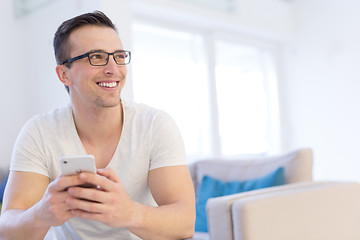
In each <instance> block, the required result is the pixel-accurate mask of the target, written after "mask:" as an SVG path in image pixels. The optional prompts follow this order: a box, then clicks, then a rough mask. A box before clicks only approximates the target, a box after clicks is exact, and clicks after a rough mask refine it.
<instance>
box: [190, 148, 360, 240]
mask: <svg viewBox="0 0 360 240" xmlns="http://www.w3.org/2000/svg"><path fill="white" fill-rule="evenodd" d="M312 163H313V154H312V151H311V150H310V149H300V150H296V151H293V152H290V153H288V154H283V155H278V156H272V157H263V158H253V159H249V158H247V159H237V160H222V159H212V160H203V161H198V162H196V163H193V164H191V165H189V170H190V174H191V176H192V179H193V183H194V187H195V189H196V194H197V198H198V197H199V196H198V195H199V188H200V186H201V184H202V182H201V181H202V180H203V179H204V176H206V175H210V176H213V177H214V178H217V179H219V180H221V181H224V182H229V181H234V180H238V181H245V180H247V179H256V178H259V177H261V176H264V175H266V174H268V173H269V172H271V171H274V169H277V168H279V167H283V168H284V184H283V185H281V186H274V187H268V188H264V189H257V190H253V191H247V192H240V193H237V194H231V195H228V196H220V197H214V198H210V199H209V200H208V201H207V203H206V214H207V216H206V218H207V227H208V232H196V233H195V235H194V238H193V239H196V240H207V239H211V240H218V239H221V240H233V239H235V240H263V239H267V240H272V239H274V240H285V239H286V240H288V239H292V240H297V239H299V240H300V239H302V240H322V239H326V240H329V239H331V240H335V239H347V240H352V239H354V240H355V239H360V228H358V227H357V225H356V224H357V223H360V184H359V183H350V182H331V181H328V182H326V181H324V182H314V181H313V179H312Z"/></svg>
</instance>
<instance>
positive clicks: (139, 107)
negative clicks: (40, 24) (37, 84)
mask: <svg viewBox="0 0 360 240" xmlns="http://www.w3.org/2000/svg"><path fill="white" fill-rule="evenodd" d="M54 50H55V57H56V60H57V63H58V66H57V67H56V72H57V75H58V77H59V79H60V81H61V82H62V83H63V84H64V85H65V87H66V89H67V91H68V92H69V96H70V100H71V104H70V105H69V106H67V107H64V108H58V109H55V110H53V111H51V112H48V113H45V114H42V115H38V116H35V117H33V118H32V119H31V120H29V121H28V123H27V124H26V125H25V126H24V127H23V129H22V131H21V133H20V134H19V136H18V139H17V142H16V144H15V147H14V153H13V157H12V161H11V166H10V170H11V171H10V176H9V180H8V184H7V187H6V191H5V196H4V204H3V209H2V215H1V218H0V232H1V239H44V237H45V238H46V239H126V240H128V239H157V240H158V239H183V238H189V237H191V236H192V235H193V232H194V225H195V200H194V189H193V185H192V182H191V178H190V175H189V172H188V169H187V166H186V159H185V151H184V146H183V142H182V139H181V136H180V133H179V131H178V129H177V127H176V125H175V124H174V121H173V120H172V119H171V118H170V117H169V116H168V115H167V114H166V113H164V112H162V111H159V110H156V109H153V108H150V107H148V106H146V105H143V104H135V103H131V104H130V103H127V102H126V101H125V100H123V99H121V98H120V93H121V90H122V88H123V86H124V84H125V80H126V75H127V68H126V65H127V64H129V63H130V58H131V53H130V52H129V51H127V50H124V48H123V45H122V42H121V40H120V38H119V36H118V34H117V31H116V28H115V26H114V25H113V23H112V22H111V20H110V19H108V18H107V17H106V16H105V15H104V14H103V13H102V12H99V11H96V12H94V13H87V14H83V15H80V16H77V17H75V18H72V19H70V20H68V21H65V22H64V23H63V24H62V25H61V26H60V27H59V28H58V30H57V32H56V33H55V37H54ZM83 154H92V155H94V156H95V159H96V167H97V169H98V170H97V174H91V173H85V172H83V173H80V174H79V175H76V176H61V171H60V161H59V159H60V158H61V157H62V156H67V155H83ZM84 183H91V184H94V185H96V186H100V187H101V190H99V189H93V188H82V187H79V185H81V184H84Z"/></svg>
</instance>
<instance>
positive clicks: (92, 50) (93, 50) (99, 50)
mask: <svg viewBox="0 0 360 240" xmlns="http://www.w3.org/2000/svg"><path fill="white" fill-rule="evenodd" d="M116 51H125V50H124V49H116V50H115V51H113V52H116ZM87 52H88V53H89V52H107V51H105V50H104V49H91V50H89V51H87Z"/></svg>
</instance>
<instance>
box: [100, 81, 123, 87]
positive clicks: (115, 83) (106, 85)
mask: <svg viewBox="0 0 360 240" xmlns="http://www.w3.org/2000/svg"><path fill="white" fill-rule="evenodd" d="M96 84H97V85H99V86H100V87H106V88H114V87H116V86H117V85H118V82H98V83H96Z"/></svg>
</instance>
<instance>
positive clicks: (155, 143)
mask: <svg viewBox="0 0 360 240" xmlns="http://www.w3.org/2000/svg"><path fill="white" fill-rule="evenodd" d="M152 129H153V131H152V139H151V155H150V170H152V169H155V168H160V167H168V166H177V165H186V164H187V163H186V154H185V147H184V142H183V139H182V136H181V134H180V131H179V129H178V127H177V126H176V123H175V121H174V120H173V119H172V118H171V117H170V115H168V114H167V113H165V112H163V111H160V112H159V113H158V114H157V115H156V117H155V118H154V122H153V128H152Z"/></svg>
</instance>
